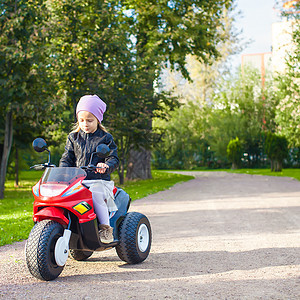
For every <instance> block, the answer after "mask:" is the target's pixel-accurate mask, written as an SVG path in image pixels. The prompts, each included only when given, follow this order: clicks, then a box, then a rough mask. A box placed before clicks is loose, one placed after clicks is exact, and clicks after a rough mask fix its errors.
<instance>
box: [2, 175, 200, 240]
mask: <svg viewBox="0 0 300 300" xmlns="http://www.w3.org/2000/svg"><path fill="white" fill-rule="evenodd" d="M42 173H43V172H41V171H24V172H21V174H20V178H21V180H20V187H18V188H15V187H14V182H13V180H7V182H6V183H5V192H4V199H1V200H0V246H3V245H6V244H11V243H13V242H15V241H20V240H23V239H26V238H27V237H28V234H29V232H30V230H31V228H32V226H33V221H32V204H33V196H32V193H31V187H32V186H33V185H34V184H35V183H36V182H38V180H39V178H40V177H41V175H42ZM152 176H153V179H150V180H137V181H132V182H126V183H125V184H124V185H123V186H120V187H121V188H123V189H124V190H125V191H126V192H127V193H128V194H129V195H130V197H131V198H132V200H136V199H140V198H143V197H145V196H147V195H150V194H153V193H156V192H158V191H162V190H165V189H168V188H170V187H171V186H173V185H174V184H175V183H178V182H183V181H188V180H190V179H192V178H194V177H193V176H186V175H179V174H172V173H167V172H163V171H152ZM114 178H116V177H115V176H114Z"/></svg>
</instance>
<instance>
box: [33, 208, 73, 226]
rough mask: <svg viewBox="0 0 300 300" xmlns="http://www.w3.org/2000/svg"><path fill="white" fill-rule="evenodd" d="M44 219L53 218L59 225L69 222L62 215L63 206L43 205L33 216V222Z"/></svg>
mask: <svg viewBox="0 0 300 300" xmlns="http://www.w3.org/2000/svg"><path fill="white" fill-rule="evenodd" d="M45 219H50V220H54V221H56V222H58V223H60V224H61V225H68V224H69V220H68V219H67V218H66V217H65V215H64V210H63V208H60V207H45V208H43V209H42V210H40V211H39V212H37V213H36V214H34V216H33V220H34V222H40V221H42V220H45Z"/></svg>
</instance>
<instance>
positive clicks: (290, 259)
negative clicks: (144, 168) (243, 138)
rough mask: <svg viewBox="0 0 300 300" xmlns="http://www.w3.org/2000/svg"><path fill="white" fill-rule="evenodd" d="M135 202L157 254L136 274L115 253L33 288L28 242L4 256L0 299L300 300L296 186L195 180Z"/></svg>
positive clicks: (220, 177)
mask: <svg viewBox="0 0 300 300" xmlns="http://www.w3.org/2000/svg"><path fill="white" fill-rule="evenodd" d="M193 174H194V175H196V178H195V179H194V180H191V181H189V182H185V183H182V184H177V185H175V186H174V187H173V188H171V189H169V190H167V191H163V192H159V193H157V194H154V195H151V196H149V197H147V198H144V199H141V200H137V201H135V202H134V203H133V204H132V206H131V209H130V211H139V212H142V213H144V214H146V215H147V216H148V218H149V219H150V222H151V225H152V230H153V245H152V250H151V253H150V255H149V257H148V259H147V260H146V261H145V262H144V263H142V264H139V265H127V264H125V263H124V262H122V261H121V260H120V259H119V258H118V256H117V255H116V252H115V250H114V249H111V250H108V251H104V252H97V253H94V254H93V256H92V257H91V258H90V259H89V260H88V261H86V262H77V261H74V260H72V259H68V261H67V265H66V266H65V269H64V270H63V272H62V274H61V275H60V277H59V278H58V279H56V280H55V281H52V282H42V281H39V280H37V279H35V278H33V277H32V276H31V275H30V274H29V271H28V270H27V267H26V265H25V260H24V246H25V241H24V242H20V243H15V244H13V245H8V246H4V247H1V248H0V271H1V272H0V298H1V299H2V298H3V299H139V300H140V299H300V277H299V276H300V275H299V274H300V182H299V181H297V180H293V179H290V178H280V177H267V176H266V177H265V176H252V175H241V174H229V173H223V172H198V173H196V172H193Z"/></svg>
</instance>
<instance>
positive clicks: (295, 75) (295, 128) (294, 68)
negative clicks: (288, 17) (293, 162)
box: [275, 20, 300, 147]
mask: <svg viewBox="0 0 300 300" xmlns="http://www.w3.org/2000/svg"><path fill="white" fill-rule="evenodd" d="M293 42H294V45H293V48H292V51H291V53H290V54H289V56H288V59H287V66H286V71H285V73H284V74H278V76H277V78H276V80H277V85H278V90H277V97H278V99H279V104H278V106H277V109H276V118H275V120H276V122H277V124H278V128H277V132H278V133H279V134H281V135H284V136H285V137H286V138H287V139H288V141H289V144H290V146H293V147H299V146H300V125H299V124H300V76H299V64H300V20H298V21H295V24H294V28H293Z"/></svg>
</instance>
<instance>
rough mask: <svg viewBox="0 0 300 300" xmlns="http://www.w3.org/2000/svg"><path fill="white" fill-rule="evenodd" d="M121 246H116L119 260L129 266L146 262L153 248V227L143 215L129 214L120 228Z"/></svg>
mask: <svg viewBox="0 0 300 300" xmlns="http://www.w3.org/2000/svg"><path fill="white" fill-rule="evenodd" d="M118 235H119V236H118V237H119V241H120V244H119V245H118V246H116V250H117V254H118V256H119V258H120V259H121V260H123V261H126V262H127V263H129V264H137V263H140V262H142V261H144V260H145V259H146V258H147V257H148V255H149V252H150V248H151V240H152V237H151V226H150V222H149V220H148V219H147V217H146V216H145V215H143V214H141V213H137V212H130V213H128V214H127V215H126V216H125V218H124V219H123V220H122V222H121V223H120V225H119V228H118Z"/></svg>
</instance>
